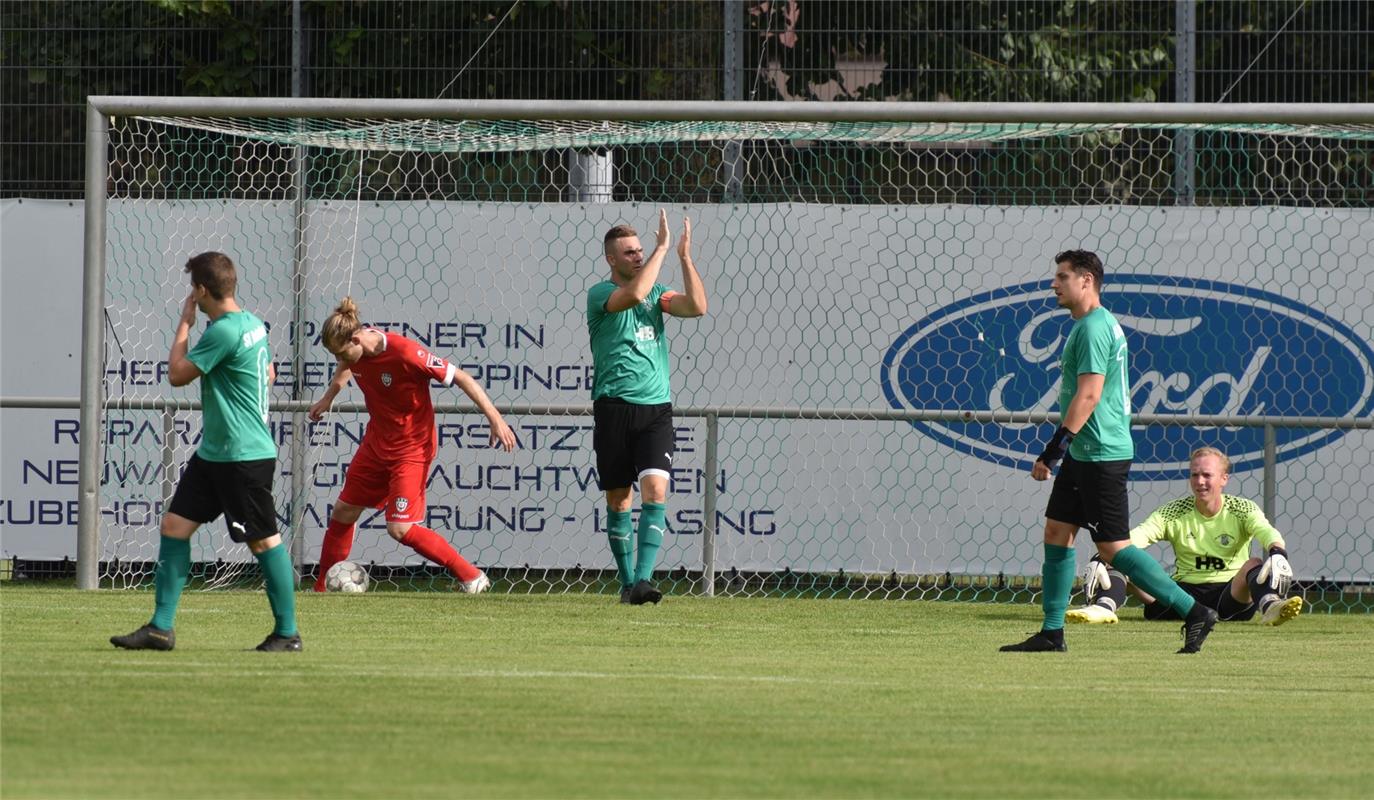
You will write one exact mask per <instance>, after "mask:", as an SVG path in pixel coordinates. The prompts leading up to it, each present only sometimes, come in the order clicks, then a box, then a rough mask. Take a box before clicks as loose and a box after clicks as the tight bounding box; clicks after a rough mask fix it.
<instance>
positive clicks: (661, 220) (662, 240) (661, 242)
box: [656, 208, 673, 247]
mask: <svg viewBox="0 0 1374 800" xmlns="http://www.w3.org/2000/svg"><path fill="white" fill-rule="evenodd" d="M656 233H657V235H658V246H659V247H667V246H668V245H669V243H671V242H672V240H673V235H672V234H671V233H669V232H668V212H667V211H665V210H664V209H661V208H660V209H659V210H658V231H656Z"/></svg>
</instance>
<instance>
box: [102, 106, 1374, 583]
mask: <svg viewBox="0 0 1374 800" xmlns="http://www.w3.org/2000/svg"><path fill="white" fill-rule="evenodd" d="M133 115H149V116H243V117H267V118H316V119H343V118H360V117H376V118H386V119H396V120H402V119H444V120H467V119H485V120H520V119H526V120H527V119H544V120H580V121H596V120H636V121H682V120H700V121H738V122H815V121H830V122H868V123H872V122H891V123H913V122H920V123H1042V124H1053V123H1097V124H1123V125H1129V124H1153V125H1179V126H1187V125H1190V124H1198V125H1202V124H1225V123H1235V124H1277V125H1351V124H1355V125H1369V126H1374V104H1364V103H1361V104H1352V103H1321V104H1306V105H1297V104H1283V103H1236V104H1208V103H1153V104H1144V103H905V102H896V103H835V102H826V103H819V102H763V103H759V102H741V101H729V102H703V101H691V102H623V101H561V100H382V99H362V100H346V99H326V98H191V97H126V96H91V97H88V98H87V111H86V152H85V154H86V171H85V204H84V205H85V222H84V259H83V261H84V263H83V289H82V312H81V316H82V320H81V349H82V355H81V393H80V399H79V417H80V426H81V430H82V432H83V434H84V435H82V436H81V437H80V443H79V462H80V463H79V470H78V498H77V500H78V524H77V573H76V574H77V587H78V588H79V589H96V588H98V587H99V557H100V508H101V506H100V500H101V497H100V472H101V464H102V463H103V458H104V447H103V437H102V436H100V435H91V432H94V431H98V430H99V426H100V420H101V412H102V409H103V408H104V407H105V405H106V401H105V398H104V396H103V382H102V372H103V362H102V353H103V345H104V336H105V329H104V322H103V310H104V308H105V300H106V297H105V270H106V247H107V241H106V233H107V232H106V212H107V191H108V178H109V168H108V167H109V164H108V147H109V142H108V133H109V128H110V122H111V119H112V118H115V117H121V116H133ZM1181 133H1182V134H1183V135H1186V131H1182V132H1181ZM297 202H300V198H299V193H298V195H297ZM298 219H299V217H298ZM293 357H299V354H293ZM308 406H309V402H308V400H305V399H296V400H293V401H290V402H287V403H274V406H273V407H274V409H276V410H284V411H289V412H293V413H300V412H303V411H304V410H305V409H306V408H308ZM158 407H161V405H159V406H158ZM181 407H183V408H184V407H186V404H185V402H184V401H182V403H181ZM589 409H590V405H588V406H587V407H586V408H585V409H584V408H582V407H578V406H515V407H513V408H512V409H511V410H512V411H515V412H517V413H522V412H523V413H543V414H580V413H587V411H588V410H589ZM761 411H764V412H769V413H763V414H761V413H760V412H761ZM678 413H679V414H682V415H685V416H700V417H704V418H705V419H706V423H707V430H708V433H709V431H711V430H712V429H713V428H714V426H715V424H716V421H717V420H718V419H719V418H720V417H722V416H726V417H728V416H737V415H739V416H742V415H743V414H744V412H740V413H739V414H736V413H733V412H732V410H731V409H724V408H716V409H709V408H701V409H680V410H679V412H678ZM950 414H951V412H938V413H927V412H920V411H903V412H891V411H889V412H880V411H873V410H867V409H863V410H859V409H814V410H812V409H807V410H802V409H750V410H748V415H749V416H752V417H759V416H765V417H767V416H773V417H777V418H785V417H791V418H815V419H831V418H845V419H901V420H922V419H929V420H941V419H946V418H950V419H961V420H963V421H990V422H991V421H997V422H1001V421H1017V422H1045V421H1055V420H1057V419H1058V415H1057V414H1038V413H1027V412H965V413H963V414H962V415H956V416H954V417H950ZM1134 421H1135V422H1136V423H1138V424H1140V423H1143V424H1151V423H1161V424H1170V423H1171V424H1204V425H1236V426H1258V427H1264V428H1265V429H1266V437H1265V440H1266V443H1267V446H1266V447H1265V459H1264V478H1263V482H1264V499H1265V503H1264V505H1265V507H1266V510H1269V511H1272V508H1273V497H1274V474H1275V473H1274V464H1275V456H1274V452H1273V451H1274V448H1273V446H1272V443H1273V440H1274V436H1273V434H1274V430H1275V429H1276V428H1277V427H1329V428H1339V429H1355V428H1359V429H1371V428H1374V419H1368V418H1363V419H1361V418H1354V417H1341V418H1314V417H1302V418H1299V417H1262V416H1249V417H1227V416H1214V415H1213V416H1183V415H1164V416H1161V415H1143V414H1142V415H1136V416H1135V418H1134ZM706 458H707V463H708V465H709V464H711V463H712V462H713V461H714V438H713V437H710V436H708V441H707V452H706ZM708 474H710V467H709V466H708ZM709 483H710V482H708V485H709ZM712 502H713V497H712V496H711V493H710V492H709V491H708V494H707V497H706V498H705V503H706V505H707V508H708V509H709V508H711V504H712ZM706 519H707V520H710V519H711V515H710V514H709V513H708V514H707V516H706ZM710 533H711V532H710V530H709V529H708V531H707V535H705V536H703V547H702V549H703V553H702V561H703V573H704V577H706V578H707V579H706V580H704V581H703V582H702V586H703V591H704V592H705V593H706V594H710V593H711V591H712V588H711V587H712V586H713V581H712V580H710V576H711V575H712V574H713V572H712V570H713V566H712V562H711V552H710V551H711V547H712V541H713V538H714V537H713V536H712V535H710Z"/></svg>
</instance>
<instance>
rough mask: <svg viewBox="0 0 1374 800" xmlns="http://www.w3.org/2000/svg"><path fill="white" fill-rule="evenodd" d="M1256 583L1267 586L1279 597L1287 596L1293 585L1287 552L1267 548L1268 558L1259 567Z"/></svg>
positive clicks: (1280, 549) (1276, 548)
mask: <svg viewBox="0 0 1374 800" xmlns="http://www.w3.org/2000/svg"><path fill="white" fill-rule="evenodd" d="M1256 578H1258V582H1259V583H1261V584H1267V585H1268V586H1269V588H1270V589H1272V590H1273V591H1274V593H1275V594H1277V595H1278V596H1279V597H1287V596H1288V588H1289V587H1290V586H1292V584H1293V567H1292V566H1290V565H1289V563H1288V552H1287V551H1285V550H1284V549H1283V548H1282V547H1271V548H1269V557H1268V558H1266V559H1264V563H1263V564H1261V565H1260V571H1259V575H1257V576H1256Z"/></svg>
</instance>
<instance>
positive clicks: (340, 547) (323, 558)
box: [315, 519, 353, 592]
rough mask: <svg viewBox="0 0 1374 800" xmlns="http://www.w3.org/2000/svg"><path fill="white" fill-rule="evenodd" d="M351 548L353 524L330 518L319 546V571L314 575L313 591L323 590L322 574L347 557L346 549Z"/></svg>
mask: <svg viewBox="0 0 1374 800" xmlns="http://www.w3.org/2000/svg"><path fill="white" fill-rule="evenodd" d="M352 549H353V525H352V524H350V523H346V522H335V521H334V520H332V519H331V520H330V521H329V527H328V528H326V529H325V531H324V544H323V545H321V546H320V572H319V574H318V575H316V576H315V591H317V592H323V591H324V576H325V575H326V574H327V573H328V572H329V568H330V567H332V566H334V565H335V564H337V563H339V562H340V561H343V560H344V559H345V558H348V551H350V550H352Z"/></svg>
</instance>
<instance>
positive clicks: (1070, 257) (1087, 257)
mask: <svg viewBox="0 0 1374 800" xmlns="http://www.w3.org/2000/svg"><path fill="white" fill-rule="evenodd" d="M1065 262H1068V264H1069V266H1070V267H1071V268H1072V269H1073V271H1074V272H1077V273H1078V274H1079V275H1082V274H1083V273H1085V272H1086V273H1088V274H1089V275H1091V276H1093V284H1094V285H1095V286H1096V287H1097V290H1098V291H1099V292H1100V291H1102V277H1103V273H1102V259H1100V258H1098V257H1097V253H1094V252H1091V251H1088V250H1065V251H1064V252H1062V253H1060V254H1059V255H1057V256H1055V257H1054V263H1055V265H1056V266H1057V265H1059V264H1063V263H1065Z"/></svg>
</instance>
